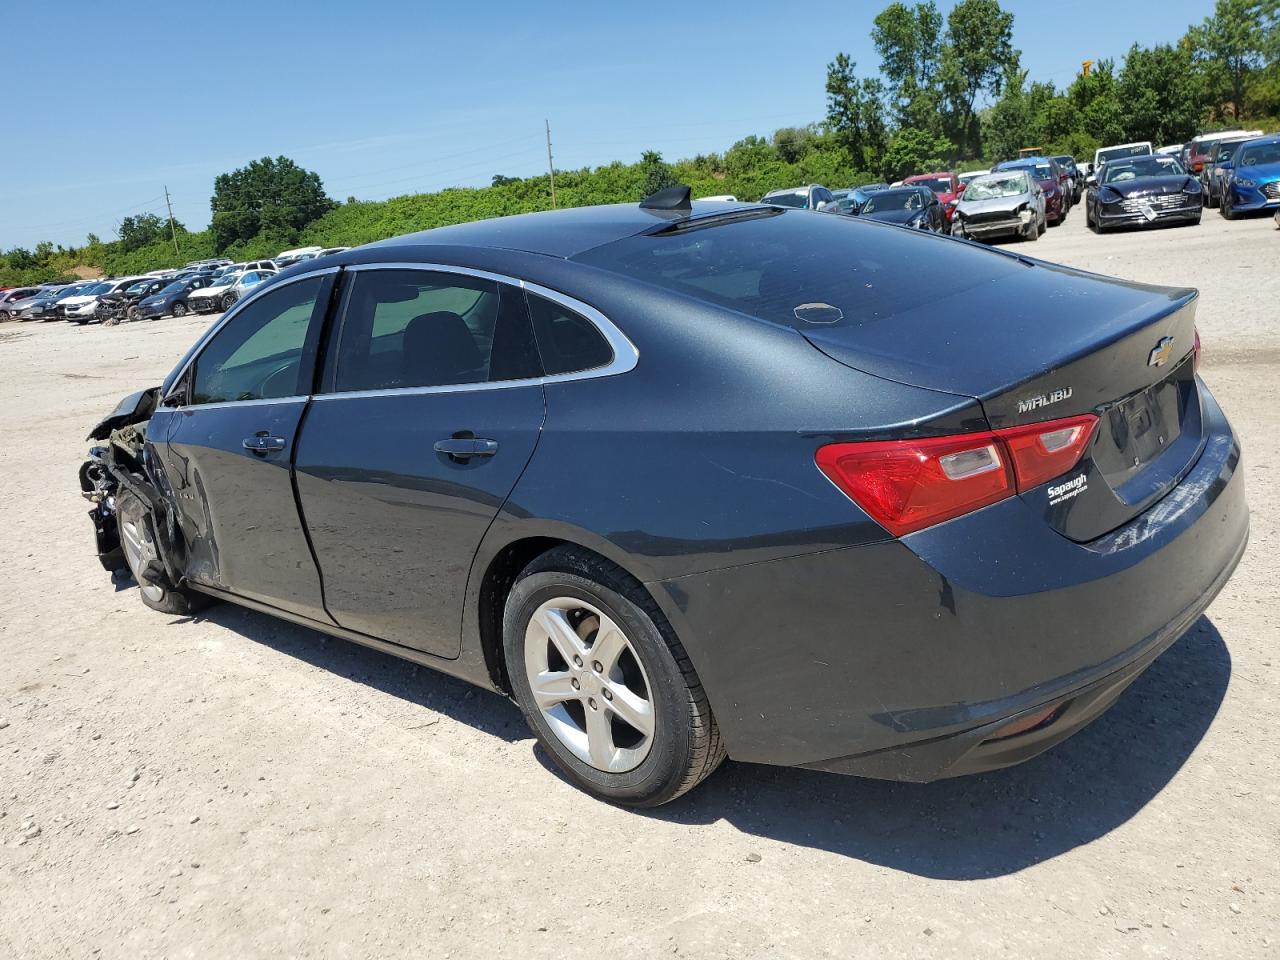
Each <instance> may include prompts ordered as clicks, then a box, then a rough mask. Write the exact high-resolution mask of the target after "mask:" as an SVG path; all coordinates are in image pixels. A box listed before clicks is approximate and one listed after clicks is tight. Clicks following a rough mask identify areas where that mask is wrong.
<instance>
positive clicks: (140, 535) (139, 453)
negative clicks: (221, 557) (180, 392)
mask: <svg viewBox="0 0 1280 960" xmlns="http://www.w3.org/2000/svg"><path fill="white" fill-rule="evenodd" d="M160 391H161V388H160V387H151V388H149V389H146V390H139V391H138V392H136V393H131V394H129V395H128V396H127V397H125V398H124V399H123V400H121V401H120V403H119V404H117V406H116V408H115V409H114V410H113V411H112V412H111V413H110V415H108V416H107V417H106V418H105V419H104V420H102V421H101V422H100V423H98V425H97V426H95V427H94V428H93V430H92V431H90V433H89V436H88V437H87V439H89V440H98V441H104V442H102V443H100V444H98V445H96V446H93V447H91V448H90V449H89V456H88V459H86V460H85V461H84V463H82V464H81V465H80V493H81V496H83V497H84V498H85V499H86V500H88V501H89V502H90V503H91V504H92V505H93V506H92V508H91V509H90V510H89V519H90V520H91V521H92V522H93V529H94V537H95V540H96V543H97V552H98V562H99V563H101V564H102V566H103V568H104V569H106V570H109V571H111V572H113V573H114V572H115V571H117V570H123V569H127V570H128V571H129V572H130V573H131V574H132V575H133V577H134V579H135V580H137V582H138V584H139V586H140V587H141V590H142V595H143V599H144V600H145V601H149V602H150V605H152V606H157V605H160V606H161V607H162V608H165V609H168V608H170V607H173V606H174V604H173V602H172V599H170V600H169V602H168V605H167V606H166V605H165V604H166V598H175V597H176V598H179V599H180V600H182V601H183V602H182V603H180V604H178V606H184V605H185V606H186V607H188V608H189V607H191V606H192V604H191V602H190V601H191V600H192V599H193V598H194V595H186V592H185V591H181V590H180V587H181V584H182V573H181V570H182V566H181V553H182V548H181V543H182V538H181V537H180V536H179V535H178V534H177V523H176V518H175V516H174V513H173V509H172V507H171V506H170V504H169V500H168V498H166V497H165V495H164V493H163V477H162V475H160V474H158V473H155V472H153V471H152V469H151V464H150V455H149V452H148V448H147V425H148V423H149V422H150V419H151V415H152V414H153V413H154V412H155V409H156V406H157V404H158V403H159V398H160ZM169 612H174V613H179V612H188V611H187V610H183V609H169Z"/></svg>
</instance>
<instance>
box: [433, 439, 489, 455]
mask: <svg viewBox="0 0 1280 960" xmlns="http://www.w3.org/2000/svg"><path fill="white" fill-rule="evenodd" d="M435 449H436V453H443V454H445V455H446V456H448V457H451V458H453V459H454V460H470V459H471V458H472V457H492V456H493V455H494V454H495V453H497V452H498V441H497V440H486V439H485V438H484V437H449V438H448V439H445V440H437V441H436V445H435Z"/></svg>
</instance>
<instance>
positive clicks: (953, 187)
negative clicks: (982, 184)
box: [902, 171, 964, 229]
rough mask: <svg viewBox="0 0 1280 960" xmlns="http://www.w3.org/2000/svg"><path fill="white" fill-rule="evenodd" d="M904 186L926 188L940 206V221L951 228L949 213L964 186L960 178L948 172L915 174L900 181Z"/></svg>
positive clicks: (962, 191)
mask: <svg viewBox="0 0 1280 960" xmlns="http://www.w3.org/2000/svg"><path fill="white" fill-rule="evenodd" d="M902 182H903V184H904V185H905V186H916V187H928V188H929V189H930V190H932V191H933V194H934V196H936V197H937V198H938V203H940V204H942V219H943V221H944V223H945V225H946V228H947V229H950V227H951V212H952V210H954V209H955V205H956V203H957V201H959V199H960V195H961V194H962V193H964V184H962V183H961V182H960V178H959V177H957V176H956V175H955V174H954V173H951V172H949V171H938V172H935V173H917V174H916V175H915V176H913V177H907V178H906V179H905V180H903V181H902Z"/></svg>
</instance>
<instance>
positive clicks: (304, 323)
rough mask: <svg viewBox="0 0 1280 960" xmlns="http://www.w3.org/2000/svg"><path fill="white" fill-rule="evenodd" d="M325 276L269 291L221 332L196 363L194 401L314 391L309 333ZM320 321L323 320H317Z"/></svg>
mask: <svg viewBox="0 0 1280 960" xmlns="http://www.w3.org/2000/svg"><path fill="white" fill-rule="evenodd" d="M324 283H325V278H324V277H309V278H308V279H306V280H300V281H298V282H297V283H290V284H286V285H285V286H283V287H279V288H277V289H275V290H272V291H269V292H267V293H266V294H264V295H263V296H261V297H259V298H258V299H256V300H254V301H253V302H252V303H249V304H248V305H246V306H245V308H244V309H243V310H241V311H240V312H239V313H237V314H235V316H233V317H232V318H231V319H230V320H229V321H227V323H226V325H225V326H224V327H223V328H222V329H221V330H219V331H218V332H217V333H216V334H215V335H214V337H213V339H211V340H210V341H209V343H208V344H207V345H206V346H205V348H204V349H203V350H202V351H201V352H200V356H199V357H197V358H196V362H195V377H194V379H193V382H192V389H191V402H192V403H193V404H202V403H226V402H228V401H232V400H275V399H279V398H281V397H293V396H299V395H305V394H308V393H310V392H311V389H310V378H311V364H310V362H306V363H304V359H303V358H304V354H306V353H307V352H308V350H307V345H308V341H307V334H308V331H309V330H310V329H311V324H312V319H313V315H316V314H319V313H321V312H322V310H317V299H318V298H319V296H320V291H321V288H322V287H323V286H324ZM315 322H317V323H318V322H319V317H318V316H316V319H315Z"/></svg>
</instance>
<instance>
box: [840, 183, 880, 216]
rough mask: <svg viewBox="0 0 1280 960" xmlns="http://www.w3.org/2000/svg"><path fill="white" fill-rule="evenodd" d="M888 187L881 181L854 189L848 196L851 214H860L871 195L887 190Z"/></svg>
mask: <svg viewBox="0 0 1280 960" xmlns="http://www.w3.org/2000/svg"><path fill="white" fill-rule="evenodd" d="M888 189H889V185H888V184H887V183H884V182H883V181H876V182H875V183H864V184H862V186H859V187H854V188H853V192H852V193H850V194H849V199H850V201H851V204H850V211H851V212H853V213H861V212H862V208H863V206H865V205H866V202H867V200H868V199H870V198H871V195H872V194H875V193H879V192H880V191H881V190H888Z"/></svg>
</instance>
